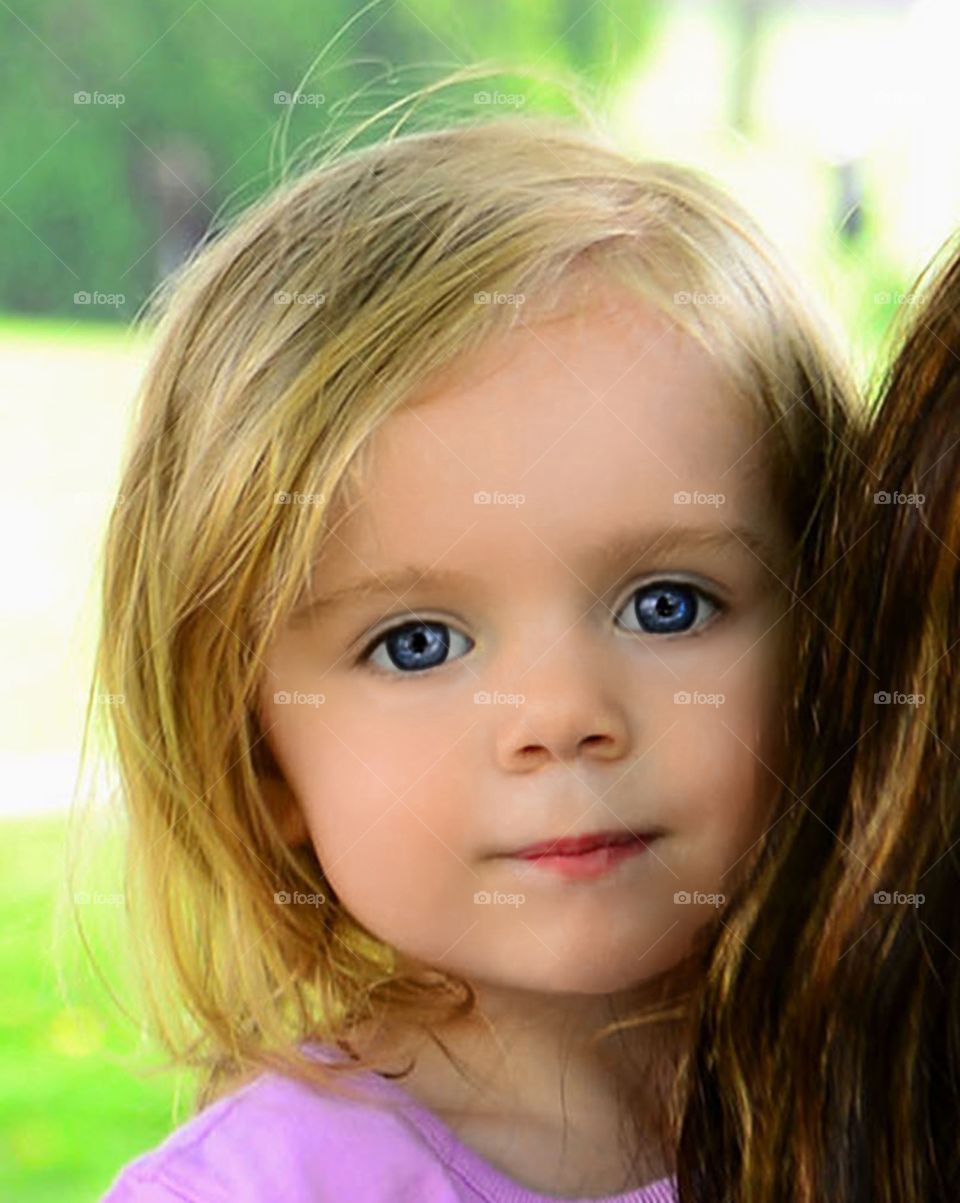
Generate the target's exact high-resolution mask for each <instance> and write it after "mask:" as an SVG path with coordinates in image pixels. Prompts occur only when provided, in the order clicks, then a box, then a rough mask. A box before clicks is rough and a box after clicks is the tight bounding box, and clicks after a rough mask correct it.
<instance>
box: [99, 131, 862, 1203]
mask: <svg viewBox="0 0 960 1203" xmlns="http://www.w3.org/2000/svg"><path fill="white" fill-rule="evenodd" d="M851 412H852V410H851V392H850V389H849V386H848V384H847V383H846V377H845V375H844V373H843V371H842V370H841V368H840V367H839V366H838V361H837V360H836V358H835V357H834V354H833V352H832V351H831V350H830V349H829V344H828V340H827V339H826V336H825V335H824V333H823V332H822V329H821V327H820V324H819V323H818V321H817V320H816V319H815V317H814V316H813V314H812V312H811V310H810V308H809V306H808V304H807V302H806V301H805V300H804V299H803V297H802V296H801V294H800V293H799V292H798V291H797V290H796V288H795V286H794V285H793V284H792V283H791V280H790V277H789V275H788V273H787V272H786V271H785V269H784V268H783V267H782V266H781V265H780V264H779V262H778V260H777V258H776V256H775V255H774V253H773V252H772V251H771V249H770V248H769V246H768V244H767V243H766V241H765V240H764V238H763V237H762V235H761V234H760V233H759V232H758V231H757V229H756V227H755V226H754V225H753V224H752V222H751V221H750V220H749V218H748V217H747V216H746V215H745V214H744V213H743V212H742V210H741V209H740V208H739V207H738V206H737V205H735V204H734V203H733V202H732V201H731V200H729V199H728V198H727V197H726V196H725V195H723V194H722V193H721V192H720V191H718V190H717V189H716V188H715V187H713V186H712V185H710V184H709V183H707V182H706V181H704V180H702V179H701V178H700V177H699V176H698V175H696V174H694V173H693V172H691V171H688V170H684V169H681V168H677V167H670V166H667V165H663V164H649V163H638V162H635V161H633V160H632V159H630V158H629V157H627V156H625V155H624V154H623V153H621V152H619V151H618V150H617V149H616V148H615V147H614V146H612V145H608V144H606V143H605V141H604V140H603V139H602V138H600V137H598V136H596V135H594V134H590V133H587V132H586V131H584V130H583V129H581V128H579V127H578V126H576V125H574V124H572V123H567V122H565V121H561V120H556V119H547V118H536V117H506V118H500V119H497V120H488V121H483V122H480V123H477V124H473V125H465V126H461V127H454V128H447V129H441V130H437V131H435V132H428V133H420V134H413V135H407V136H403V137H393V138H392V139H389V140H387V141H385V142H381V143H377V144H375V145H373V146H370V147H368V148H366V149H363V150H360V151H355V152H351V153H349V154H346V155H342V156H340V157H338V158H335V159H334V160H333V161H330V162H325V163H322V164H321V165H320V166H318V167H315V168H314V169H312V170H310V171H309V172H307V173H305V174H303V175H302V177H301V178H299V179H298V180H296V181H294V182H293V183H292V184H288V185H286V186H284V187H283V188H281V189H280V190H279V191H277V192H276V193H275V194H274V195H272V196H271V197H269V198H268V199H267V200H265V201H264V202H262V203H260V204H258V205H256V206H255V207H254V208H253V209H252V210H251V211H249V212H248V213H247V214H246V215H245V216H244V217H243V218H242V220H240V221H239V222H238V223H237V224H235V225H234V227H233V228H232V229H230V230H229V231H228V232H227V233H225V234H224V235H223V236H222V237H220V239H219V240H218V241H217V242H216V243H214V244H213V245H211V246H209V247H207V248H205V249H204V250H203V252H202V253H201V254H199V255H198V256H197V257H196V258H195V260H194V261H193V262H191V263H190V264H189V265H188V266H187V267H186V268H185V269H184V270H183V271H182V272H181V273H180V274H179V276H178V278H177V279H176V280H175V282H174V287H173V289H172V292H171V295H170V297H169V298H168V303H167V305H166V309H165V313H164V315H163V320H162V323H161V327H160V330H159V333H158V340H157V345H156V350H155V354H154V357H153V360H152V363H151V365H150V368H149V370H148V373H147V375H146V378H145V383H144V387H143V395H142V399H141V411H140V414H139V425H138V429H137V433H136V438H135V442H134V445H133V448H132V451H131V454H130V458H129V462H128V464H127V466H126V471H125V474H124V478H123V481H122V484H121V494H122V497H123V502H122V504H118V505H117V506H116V508H115V510H114V513H113V515H112V518H111V523H110V528H109V532H108V540H107V547H106V562H105V591H104V619H103V636H102V644H101V649H100V657H99V662H98V682H99V685H98V688H99V689H100V690H102V691H104V692H109V693H111V694H122V695H123V696H124V699H125V702H124V705H123V706H122V707H116V708H112V709H114V710H116V711H117V713H116V715H115V719H114V722H115V730H114V733H113V734H114V738H115V741H116V745H117V755H118V759H119V764H120V769H121V773H122V779H123V784H124V798H125V804H126V807H127V811H128V816H129V859H128V889H127V898H128V900H129V905H130V909H131V912H132V919H133V923H134V932H135V934H136V935H137V937H138V939H137V940H135V941H133V950H134V952H135V953H136V955H137V956H138V957H139V958H140V960H141V964H142V970H143V978H144V986H145V1005H146V1007H147V1014H148V1016H149V1018H150V1021H151V1024H152V1027H153V1029H154V1031H155V1033H156V1035H157V1036H158V1038H159V1039H160V1040H161V1041H163V1043H164V1045H165V1047H166V1048H167V1049H168V1050H169V1051H170V1053H171V1055H172V1057H173V1059H174V1062H175V1063H176V1064H178V1065H181V1066H187V1067H191V1068H194V1069H196V1070H198V1071H199V1073H200V1092H199V1096H198V1100H197V1104H198V1114H197V1115H195V1116H194V1118H193V1119H191V1120H190V1121H189V1122H187V1123H185V1124H184V1125H183V1126H182V1127H180V1128H179V1129H177V1130H176V1131H175V1132H174V1133H173V1134H172V1135H171V1136H170V1137H169V1138H168V1139H167V1140H166V1141H165V1142H164V1143H163V1144H162V1145H161V1146H159V1147H158V1148H157V1149H155V1150H153V1151H151V1152H148V1153H146V1154H144V1155H143V1156H141V1157H140V1158H138V1159H137V1160H136V1161H134V1162H132V1163H131V1164H130V1165H128V1166H127V1167H125V1168H124V1169H123V1170H122V1171H121V1172H120V1173H119V1176H118V1177H117V1179H116V1181H115V1182H114V1184H113V1186H112V1188H111V1189H110V1191H109V1192H108V1194H107V1195H106V1196H105V1199H106V1200H108V1201H109V1203H125V1201H131V1200H137V1201H142V1203H147V1201H155V1203H173V1201H174V1200H179V1201H183V1200H189V1201H191V1203H212V1201H213V1200H223V1199H231V1200H236V1201H239V1200H243V1201H244V1203H253V1201H258V1203H262V1201H266V1200H283V1201H284V1203H307V1201H308V1200H309V1201H311V1203H319V1201H321V1200H324V1201H325V1200H331V1201H333V1200H336V1201H337V1203H342V1201H344V1200H350V1201H351V1203H354V1201H355V1203H372V1201H374V1200H411V1201H416V1203H439V1201H441V1200H443V1201H450V1203H453V1201H455V1200H472V1201H476V1200H486V1201H494V1200H496V1201H500V1203H535V1201H538V1200H539V1201H545V1200H550V1199H554V1198H570V1197H574V1196H579V1197H584V1198H591V1199H597V1198H607V1199H616V1200H619V1201H620V1203H627V1201H631V1203H667V1201H669V1200H673V1199H674V1198H675V1188H674V1184H673V1178H672V1175H673V1172H674V1169H675V1166H674V1149H675V1146H676V1105H675V1098H676V1097H677V1096H678V1091H679V1084H680V1083H681V1082H682V1077H683V1075H682V1072H681V1071H682V1067H683V1064H684V1057H685V1051H686V1049H687V1047H688V1045H689V1041H690V1036H689V1031H688V1025H687V1022H686V1020H687V1017H688V1016H689V1014H690V1000H691V999H692V998H693V997H695V995H696V991H697V989H698V987H699V985H700V981H701V967H702V958H701V949H702V946H703V942H704V937H705V934H706V933H709V932H710V931H711V930H713V929H714V928H715V927H716V925H717V924H718V923H720V922H722V915H723V906H724V901H725V896H726V894H728V893H729V891H730V888H731V886H732V884H733V883H735V881H736V880H737V878H738V876H739V874H740V873H741V871H742V870H743V869H745V868H746V867H747V866H748V865H749V864H750V863H751V858H752V857H753V856H754V855H755V850H756V848H757V846H758V844H760V843H761V842H762V837H763V835H764V832H765V830H766V828H767V827H768V825H769V823H770V822H771V821H772V820H771V817H770V814H769V800H770V798H771V797H772V787H773V785H774V783H775V781H776V771H777V767H778V763H779V756H778V748H779V744H780V742H781V735H780V724H779V722H778V721H777V715H778V707H779V698H780V697H781V691H782V682H783V678H784V676H785V675H787V674H789V673H790V671H791V668H790V665H791V656H790V654H789V651H790V644H789V637H790V627H791V623H790V615H789V613H788V606H787V601H788V599H789V595H790V591H791V589H792V588H793V584H792V582H794V581H795V580H796V578H797V575H798V573H802V572H803V565H804V559H803V555H804V546H805V543H806V540H807V538H808V535H809V534H810V531H811V529H813V527H815V525H816V523H817V522H818V518H819V512H820V507H821V503H822V497H823V492H824V489H825V486H826V484H827V482H828V481H829V479H830V473H831V471H832V466H833V463H834V461H835V459H836V458H837V456H838V454H839V452H840V450H841V448H842V445H843V442H844V439H845V436H846V435H847V433H848V429H849V427H850V424H851V422H852V420H853V419H852V418H851Z"/></svg>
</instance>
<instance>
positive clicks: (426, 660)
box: [359, 618, 473, 676]
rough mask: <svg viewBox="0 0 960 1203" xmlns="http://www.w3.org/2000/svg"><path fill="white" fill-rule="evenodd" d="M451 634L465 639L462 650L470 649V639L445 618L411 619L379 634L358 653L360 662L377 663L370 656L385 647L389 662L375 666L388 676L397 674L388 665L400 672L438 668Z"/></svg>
mask: <svg viewBox="0 0 960 1203" xmlns="http://www.w3.org/2000/svg"><path fill="white" fill-rule="evenodd" d="M451 634H452V635H453V637H454V639H462V640H463V642H464V643H466V644H469V646H468V647H466V648H465V649H464V651H469V650H470V648H471V647H472V646H473V642H472V640H470V639H468V638H467V636H466V635H462V634H461V633H460V632H459V631H458V630H456V628H455V627H452V626H451V625H450V624H449V623H447V622H439V621H437V620H435V619H427V618H418V619H414V620H413V621H411V622H405V623H403V624H402V625H401V626H397V627H391V628H390V630H388V631H384V632H383V634H381V635H378V636H377V638H376V639H374V640H373V642H372V643H370V644H369V645H368V646H367V648H366V650H365V651H363V652H362V653H361V654H360V657H359V662H360V663H363V664H365V663H367V662H369V663H371V664H373V663H376V662H375V661H374V659H373V657H374V654H375V653H377V652H379V651H381V650H384V651H385V653H386V655H387V658H388V661H389V663H388V664H383V663H382V662H381V663H380V664H379V665H378V667H379V668H381V669H382V670H383V671H385V672H386V673H387V674H388V675H389V676H397V675H398V674H397V673H396V672H392V671H391V665H392V667H393V669H399V670H400V672H399V675H401V676H404V675H406V676H409V675H411V674H413V673H417V672H421V673H422V672H426V671H427V670H428V669H431V668H438V667H439V666H440V665H441V664H443V663H444V661H445V660H446V658H447V654H448V653H449V651H450V643H451V640H450V635H451Z"/></svg>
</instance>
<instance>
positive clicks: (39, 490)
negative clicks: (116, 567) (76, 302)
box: [0, 323, 146, 816]
mask: <svg viewBox="0 0 960 1203" xmlns="http://www.w3.org/2000/svg"><path fill="white" fill-rule="evenodd" d="M145 352H146V346H145V343H144V341H143V339H142V338H140V337H138V336H134V335H133V334H131V333H128V332H124V331H123V330H122V329H113V330H111V329H109V328H107V329H106V330H96V331H95V337H94V338H91V337H90V332H89V327H87V326H86V325H85V324H80V323H76V324H75V325H74V326H73V327H72V328H69V329H67V330H66V331H65V332H64V333H61V334H58V336H57V337H55V338H51V337H50V335H49V333H48V332H47V331H46V330H45V329H44V328H40V327H38V328H37V330H36V331H31V330H30V329H29V327H28V326H27V325H26V324H20V323H18V324H17V325H16V326H11V327H10V328H6V327H2V326H0V399H2V409H3V416H2V423H3V431H4V438H3V439H2V440H0V540H2V546H3V549H4V560H5V565H6V571H5V572H4V574H3V580H4V586H3V589H2V590H0V631H2V643H3V662H4V687H3V689H2V690H0V783H2V784H0V816H11V815H27V814H30V815H37V814H42V813H46V812H49V811H62V810H64V809H66V807H67V806H68V805H69V804H70V802H71V799H72V797H73V791H74V786H75V778H76V774H77V768H78V764H79V754H80V741H81V733H82V725H83V714H84V709H85V706H86V701H87V690H88V687H89V679H90V674H91V671H92V662H93V637H94V631H95V629H96V620H97V608H98V589H99V585H98V582H97V580H96V570H97V565H98V556H99V543H100V538H101V533H102V530H103V526H104V523H105V520H106V516H107V514H108V512H109V509H110V506H111V504H112V502H113V497H114V494H115V492H116V489H117V481H118V476H119V467H120V460H121V454H122V448H123V441H124V438H125V433H126V430H127V427H128V424H129V423H128V418H129V413H130V408H131V401H132V398H133V397H134V394H135V392H136V387H137V383H138V381H139V378H140V375H141V372H142V370H143V366H144V364H145Z"/></svg>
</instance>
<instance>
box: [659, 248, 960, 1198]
mask: <svg viewBox="0 0 960 1203" xmlns="http://www.w3.org/2000/svg"><path fill="white" fill-rule="evenodd" d="M950 249H951V254H950V257H949V260H948V261H947V262H946V263H945V264H944V265H943V266H938V263H939V260H937V261H935V263H934V264H933V265H931V267H930V268H929V269H928V270H927V272H926V273H924V274H923V276H922V277H921V279H920V281H919V283H918V285H917V288H916V290H915V291H916V296H917V299H918V302H919V303H918V306H917V309H916V311H914V312H912V313H911V314H910V315H909V317H908V318H907V321H906V326H905V330H904V331H903V332H902V333H901V335H900V342H899V354H898V356H897V357H896V359H895V360H894V362H893V364H892V366H891V367H890V369H889V371H888V373H887V374H886V378H885V380H884V381H883V388H882V396H881V399H880V401H879V407H878V410H877V412H876V414H875V417H874V420H873V422H872V424H871V428H870V430H869V431H868V432H867V434H866V435H865V437H864V439H863V441H862V443H860V444H858V445H857V446H856V448H855V450H856V454H853V455H850V456H848V457H847V458H846V461H845V463H844V466H843V471H842V473H841V475H840V479H839V481H838V488H837V492H836V494H835V500H834V503H833V506H832V510H833V514H832V519H831V520H830V521H828V522H825V523H824V525H823V533H824V537H823V538H821V539H820V541H819V544H818V546H817V547H816V549H815V551H814V555H813V559H812V577H811V581H812V585H811V587H810V588H809V590H808V591H807V592H805V593H804V594H802V595H801V597H800V598H799V599H798V600H799V601H800V602H801V603H802V607H803V609H802V612H801V614H800V615H799V618H798V626H797V629H798V632H799V634H800V636H801V642H800V646H799V652H800V656H801V661H802V666H803V671H802V673H801V676H800V678H799V681H798V687H797V690H796V692H795V696H794V698H793V701H792V709H791V714H790V716H789V722H788V728H789V729H788V732H787V753H788V755H787V764H788V765H789V766H790V768H788V769H787V770H786V777H787V782H788V783H789V787H788V788H785V789H784V791H783V795H784V796H783V806H782V808H781V809H782V816H781V818H780V819H779V820H778V822H777V823H776V825H775V826H774V827H773V829H772V830H771V831H770V832H769V835H768V837H767V839H766V841H765V844H764V847H763V850H762V854H761V856H760V858H759V859H758V860H757V862H756V864H755V866H754V873H753V876H752V879H751V880H746V881H745V882H744V883H743V884H742V889H741V892H740V895H739V896H738V898H737V899H736V900H735V902H734V904H732V906H731V910H730V912H729V913H728V914H727V915H725V917H724V922H725V924H726V927H725V928H724V929H723V930H722V931H721V932H720V934H719V938H718V939H717V941H716V945H715V948H714V950H713V957H712V961H711V965H710V970H709V975H708V980H707V985H706V989H705V992H704V997H703V1009H702V1014H701V1017H700V1022H701V1026H700V1031H699V1038H698V1041H697V1045H696V1048H695V1051H694V1053H693V1055H692V1057H691V1060H690V1063H689V1070H690V1078H689V1083H688V1088H689V1092H690V1097H689V1103H688V1109H687V1113H686V1117H685V1120H684V1123H683V1129H682V1134H681V1142H680V1149H679V1152H680V1157H679V1163H680V1174H679V1185H680V1193H681V1198H682V1199H683V1200H691V1201H692V1200H696V1203H774V1200H777V1201H778V1203H779V1201H781V1200H788V1199H789V1200H790V1201H791V1203H822V1200H825V1199H829V1200H830V1201H831V1203H929V1200H931V1199H941V1198H950V1197H952V1196H953V1195H955V1194H956V1190H957V1184H958V1183H960V1138H958V1135H957V1133H958V1120H960V1106H958V1090H960V865H958V852H957V849H958V847H960V787H958V781H960V674H958V673H957V671H956V663H955V659H956V654H957V646H958V643H960V242H955V243H954V244H953V246H952V248H950Z"/></svg>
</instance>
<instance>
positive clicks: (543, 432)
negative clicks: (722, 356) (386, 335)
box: [323, 289, 773, 569]
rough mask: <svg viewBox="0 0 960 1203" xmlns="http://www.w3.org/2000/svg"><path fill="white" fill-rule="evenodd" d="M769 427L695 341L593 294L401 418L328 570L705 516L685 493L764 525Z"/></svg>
mask: <svg viewBox="0 0 960 1203" xmlns="http://www.w3.org/2000/svg"><path fill="white" fill-rule="evenodd" d="M770 426H772V421H770V420H764V419H763V418H762V417H761V415H760V413H759V411H758V408H757V407H751V406H749V405H748V404H746V403H745V402H744V401H743V399H742V398H738V397H736V396H735V395H734V393H733V391H732V389H731V388H730V387H729V385H728V384H727V382H726V381H725V379H724V377H723V375H722V373H721V371H720V369H719V367H718V365H717V364H716V363H715V361H713V360H712V359H711V357H710V355H709V354H708V352H707V351H706V350H705V349H704V348H703V347H701V346H700V345H699V344H697V343H696V342H695V341H694V340H693V339H692V338H691V337H690V336H689V335H687V334H685V333H683V332H682V331H681V330H679V329H678V328H676V327H675V326H673V325H672V324H671V323H670V322H669V321H668V320H667V319H666V318H665V317H663V316H662V315H660V314H659V313H657V311H656V310H654V309H653V308H652V307H650V306H648V305H647V304H645V303H644V302H642V301H641V300H639V299H637V298H635V297H633V296H632V295H629V294H625V293H624V292H621V291H616V292H611V291H610V290H609V289H608V290H607V291H606V292H598V294H597V298H596V303H595V304H591V303H585V304H583V305H582V306H581V307H580V308H579V309H578V310H577V311H576V312H574V313H571V314H567V315H565V316H560V317H555V318H549V319H541V320H535V319H531V320H530V321H529V322H526V323H524V324H522V325H520V326H518V327H517V328H515V329H513V330H511V331H509V332H507V333H505V334H502V335H497V336H495V337H493V338H492V339H491V340H490V341H489V342H488V343H487V344H486V345H485V346H484V347H483V348H482V349H481V350H480V351H478V352H477V353H475V354H474V355H472V356H470V357H469V358H467V359H465V360H463V361H462V362H459V363H456V364H454V365H453V366H452V367H451V368H449V369H446V370H445V371H444V372H443V373H442V375H439V376H436V377H434V378H433V380H432V382H431V384H430V386H429V388H428V389H424V390H422V391H421V393H420V394H418V395H417V396H416V397H414V398H412V399H411V401H410V403H409V404H408V405H407V406H405V407H403V408H401V409H400V410H398V411H397V412H395V413H393V414H392V415H391V416H390V417H389V418H388V419H387V420H386V421H385V422H384V424H383V425H382V426H381V427H380V428H379V429H378V430H377V432H376V433H375V435H374V436H373V439H372V442H371V445H370V447H369V448H368V458H367V461H366V462H367V464H368V471H367V472H366V474H365V475H364V480H363V488H362V490H361V491H360V501H359V504H358V505H357V506H356V507H355V508H354V509H353V510H351V512H350V515H349V517H348V518H347V519H346V521H345V522H343V523H342V524H340V525H339V526H338V527H337V533H338V536H339V538H338V539H336V540H333V541H332V546H329V547H328V548H326V549H325V552H324V555H323V562H324V564H325V566H327V567H328V568H331V569H335V567H336V565H337V564H338V563H341V562H343V563H351V562H352V560H353V558H354V555H359V556H361V557H362V558H363V559H365V560H372V559H374V558H377V559H382V558H385V557H391V556H393V557H394V558H397V556H399V555H400V554H401V553H406V552H408V551H409V550H411V549H416V550H417V551H418V552H419V554H420V556H421V557H431V556H440V555H442V554H445V553H446V552H447V550H448V548H449V547H450V546H451V544H452V543H453V542H454V541H459V542H461V543H462V542H463V538H464V536H465V533H466V532H467V531H468V530H469V531H474V530H476V531H478V532H480V533H481V534H482V533H483V532H487V533H489V534H494V535H496V537H497V540H498V541H500V543H501V544H502V542H503V541H504V540H507V539H508V538H509V539H511V540H515V543H513V544H512V545H513V546H514V549H516V548H519V547H520V546H521V545H523V544H524V542H525V541H526V542H527V543H528V544H529V546H530V547H531V549H533V548H535V547H536V542H537V539H542V540H544V541H546V543H547V544H550V545H554V544H557V543H558V542H561V541H562V542H563V543H564V544H566V545H568V546H569V544H570V542H571V541H574V542H575V541H578V540H587V541H589V540H596V539H597V537H598V536H602V532H603V531H604V530H605V529H609V528H611V527H616V528H618V529H621V528H622V527H623V526H624V523H625V521H629V520H630V519H631V518H633V519H634V520H635V521H636V523H637V524H638V525H643V526H644V527H655V526H657V525H661V526H663V527H664V528H666V527H669V526H671V525H672V524H674V523H686V522H689V521H690V520H691V518H692V517H693V516H694V514H693V510H692V508H691V505H690V504H687V503H684V502H683V501H678V495H679V496H681V497H682V496H683V495H684V494H690V495H692V496H694V495H696V494H698V493H700V494H707V495H711V496H713V497H714V498H716V497H720V496H722V498H723V501H722V503H720V504H719V505H718V504H713V503H711V504H710V505H709V508H707V509H704V508H702V507H700V508H697V509H696V518H697V522H698V525H702V524H704V523H716V524H717V525H719V524H720V523H721V522H722V523H726V524H728V525H730V526H734V525H737V524H742V523H750V522H755V523H756V524H758V525H759V524H764V523H766V524H768V525H769V523H770V522H771V520H772V515H771V510H772V508H773V507H771V505H770V498H769V495H768V482H767V480H766V474H765V473H764V472H763V471H762V467H763V462H764V450H765V449H764V445H763V435H764V433H765V430H766V429H767V428H768V427H770ZM484 497H486V500H484ZM721 529H722V528H721Z"/></svg>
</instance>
